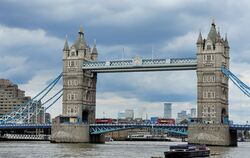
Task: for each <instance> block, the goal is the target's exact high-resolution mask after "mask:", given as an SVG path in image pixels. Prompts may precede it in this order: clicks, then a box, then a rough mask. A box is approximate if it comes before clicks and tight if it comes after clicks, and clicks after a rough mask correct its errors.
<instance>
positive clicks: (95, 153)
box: [0, 141, 250, 158]
mask: <svg viewBox="0 0 250 158" xmlns="http://www.w3.org/2000/svg"><path fill="white" fill-rule="evenodd" d="M174 144H180V143H176V142H125V141H124V142H108V143H106V144H51V143H49V142H0V158H47V157H48V158H61V157H62V158H69V157H72V158H78V157H81V158H82V157H84V158H150V157H151V156H162V157H163V156H164V154H163V152H164V151H166V150H168V149H169V145H174ZM210 149H211V152H212V153H219V154H220V155H216V156H212V157H213V158H249V157H250V143H249V142H243V143H239V146H238V147H210Z"/></svg>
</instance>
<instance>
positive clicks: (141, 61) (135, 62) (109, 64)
mask: <svg viewBox="0 0 250 158" xmlns="http://www.w3.org/2000/svg"><path fill="white" fill-rule="evenodd" d="M196 63H197V60H196V58H174V59H141V58H134V59H130V60H115V61H96V62H91V61H88V62H84V63H83V68H90V67H96V68H97V67H120V66H125V67H126V66H135V65H136V66H139V65H141V66H152V65H170V64H196Z"/></svg>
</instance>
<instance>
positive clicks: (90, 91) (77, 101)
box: [51, 27, 100, 143]
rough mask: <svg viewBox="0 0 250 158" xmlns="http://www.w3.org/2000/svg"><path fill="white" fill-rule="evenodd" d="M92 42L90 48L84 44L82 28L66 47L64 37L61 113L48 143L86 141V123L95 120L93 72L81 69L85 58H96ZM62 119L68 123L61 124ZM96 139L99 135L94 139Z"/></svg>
mask: <svg viewBox="0 0 250 158" xmlns="http://www.w3.org/2000/svg"><path fill="white" fill-rule="evenodd" d="M97 57H98V51H97V48H96V43H95V42H94V46H93V48H92V49H91V48H90V47H89V45H88V44H87V42H86V40H85V37H84V31H83V27H80V30H79V32H78V37H77V39H76V41H75V42H74V44H73V45H72V46H71V47H69V45H68V41H67V39H66V40H65V44H64V48H63V101H62V105H63V115H62V116H60V117H59V120H60V121H59V123H56V124H53V125H52V131H51V133H52V135H51V141H52V142H68V143H75V142H89V141H91V139H93V138H91V137H90V136H89V124H92V123H95V107H96V81H97V74H96V73H93V72H91V71H87V70H82V65H83V63H84V62H87V61H96V60H97ZM64 122H69V123H70V124H69V123H67V124H65V123H64ZM94 139H95V140H96V141H100V140H99V139H100V138H99V137H98V138H94Z"/></svg>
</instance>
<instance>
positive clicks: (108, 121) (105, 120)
mask: <svg viewBox="0 0 250 158" xmlns="http://www.w3.org/2000/svg"><path fill="white" fill-rule="evenodd" d="M95 123H96V124H112V123H113V120H112V119H111V118H103V119H95Z"/></svg>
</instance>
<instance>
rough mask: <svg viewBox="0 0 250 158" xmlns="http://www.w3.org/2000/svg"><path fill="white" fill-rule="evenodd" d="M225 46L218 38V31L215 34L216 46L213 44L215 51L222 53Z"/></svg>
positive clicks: (219, 37)
mask: <svg viewBox="0 0 250 158" xmlns="http://www.w3.org/2000/svg"><path fill="white" fill-rule="evenodd" d="M224 48H225V46H224V44H223V39H222V38H221V36H220V31H218V33H217V37H216V44H215V49H216V51H217V52H224V51H225V50H224Z"/></svg>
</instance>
